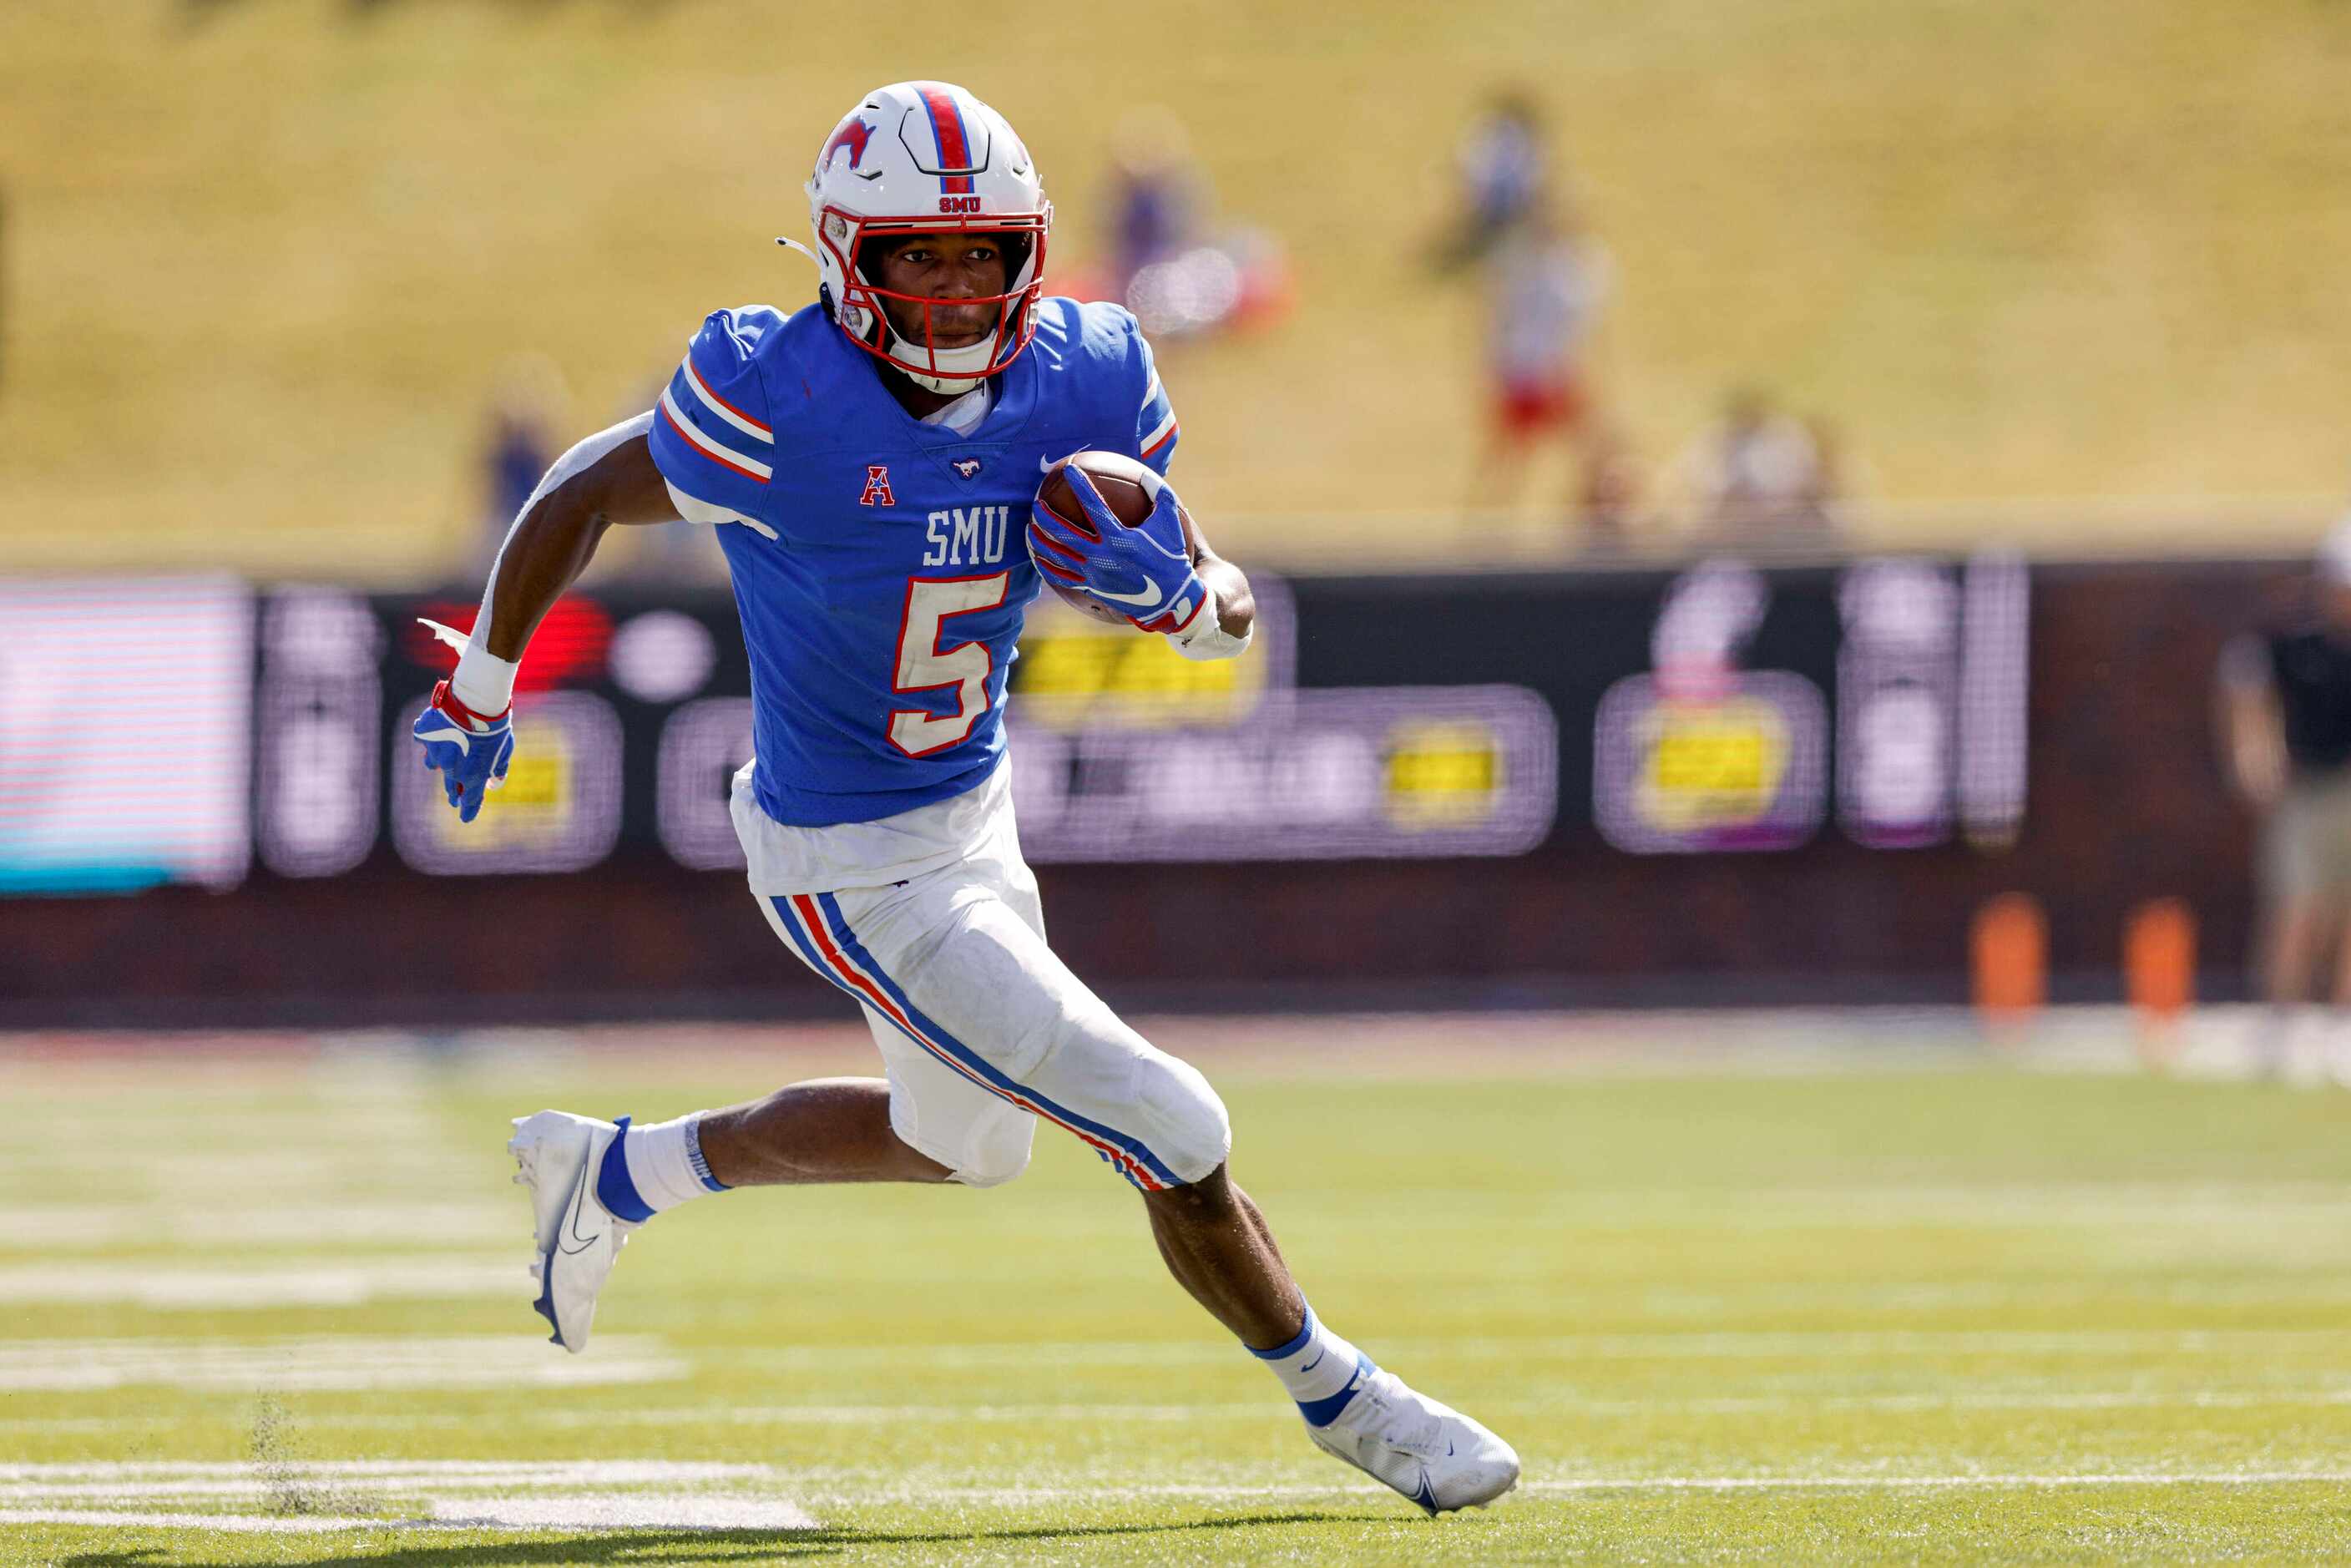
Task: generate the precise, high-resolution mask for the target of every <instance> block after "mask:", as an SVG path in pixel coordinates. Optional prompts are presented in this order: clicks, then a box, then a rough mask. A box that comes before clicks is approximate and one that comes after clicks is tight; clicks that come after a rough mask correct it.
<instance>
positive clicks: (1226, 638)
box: [1167, 582, 1257, 661]
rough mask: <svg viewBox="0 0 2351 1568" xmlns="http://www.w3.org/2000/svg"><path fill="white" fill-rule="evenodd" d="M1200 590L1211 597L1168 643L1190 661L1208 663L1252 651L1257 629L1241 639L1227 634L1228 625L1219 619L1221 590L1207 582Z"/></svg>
mask: <svg viewBox="0 0 2351 1568" xmlns="http://www.w3.org/2000/svg"><path fill="white" fill-rule="evenodd" d="M1200 588H1201V591H1202V592H1203V593H1204V594H1205V595H1206V596H1207V597H1206V599H1205V600H1204V601H1203V602H1202V603H1201V605H1200V608H1199V610H1198V611H1197V612H1195V613H1194V615H1193V616H1192V619H1191V620H1189V621H1187V622H1185V623H1184V625H1183V627H1182V629H1180V630H1178V631H1175V632H1169V633H1167V640H1168V641H1169V642H1170V643H1174V644H1175V651H1176V652H1177V653H1181V654H1183V655H1184V656H1185V657H1186V658H1187V659H1199V660H1203V661H1206V660H1209V659H1230V658H1236V657H1238V655H1239V654H1241V653H1244V652H1246V651H1247V650H1248V648H1249V641H1250V639H1251V638H1253V637H1255V636H1256V635H1257V628H1256V627H1255V626H1254V625H1252V626H1251V627H1250V628H1249V632H1247V634H1246V635H1243V636H1239V637H1236V636H1234V635H1233V634H1232V633H1231V632H1228V631H1226V630H1225V623H1224V622H1222V621H1219V620H1218V619H1217V591H1216V590H1215V589H1213V588H1210V587H1209V586H1208V585H1207V583H1205V582H1204V583H1202V584H1201V585H1200Z"/></svg>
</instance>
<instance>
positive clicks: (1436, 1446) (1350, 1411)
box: [1306, 1357, 1519, 1516]
mask: <svg viewBox="0 0 2351 1568" xmlns="http://www.w3.org/2000/svg"><path fill="white" fill-rule="evenodd" d="M1356 1377H1357V1378H1358V1379H1359V1383H1358V1385H1357V1392H1356V1395H1355V1396H1354V1398H1353V1399H1352V1400H1350V1401H1348V1403H1347V1406H1346V1408H1345V1409H1343V1410H1342V1411H1340V1412H1339V1414H1338V1415H1337V1416H1333V1417H1332V1420H1331V1424H1330V1425H1329V1426H1327V1427H1314V1426H1310V1427H1307V1428H1306V1435H1307V1436H1308V1437H1311V1438H1313V1439H1314V1443H1315V1446H1316V1447H1317V1448H1321V1449H1322V1451H1323V1452H1325V1453H1329V1454H1336V1455H1338V1456H1339V1458H1343V1459H1344V1460H1346V1461H1347V1462H1348V1463H1349V1464H1351V1465H1353V1466H1354V1467H1355V1468H1356V1469H1360V1470H1363V1471H1364V1472H1366V1473H1367V1474H1369V1475H1370V1476H1371V1477H1372V1478H1373V1479H1374V1480H1378V1481H1381V1482H1384V1484H1386V1485H1388V1486H1390V1487H1393V1488H1395V1490H1397V1491H1399V1492H1401V1493H1403V1494H1404V1495H1405V1497H1408V1498H1410V1499H1411V1500H1413V1501H1415V1502H1416V1503H1418V1504H1420V1506H1421V1507H1423V1508H1425V1509H1426V1510H1427V1511H1429V1513H1430V1514H1431V1515H1432V1516H1434V1515H1437V1514H1440V1513H1445V1512H1448V1511H1451V1510H1453V1509H1457V1508H1483V1507H1485V1506H1486V1505H1487V1504H1488V1503H1489V1502H1491V1501H1493V1500H1495V1499H1496V1498H1498V1497H1500V1496H1501V1495H1502V1494H1503V1493H1504V1492H1506V1491H1509V1490H1510V1489H1511V1488H1512V1487H1514V1486H1517V1485H1518V1484H1519V1456H1518V1452H1517V1450H1516V1449H1514V1448H1511V1447H1510V1445H1509V1444H1508V1443H1505V1442H1504V1441H1502V1439H1501V1438H1499V1437H1496V1436H1494V1434H1493V1433H1491V1432H1489V1431H1488V1430H1487V1429H1486V1428H1485V1427H1481V1426H1479V1424H1478V1423H1477V1422H1475V1421H1472V1420H1471V1419H1469V1417H1468V1416H1464V1415H1463V1414H1461V1412H1459V1411H1458V1410H1456V1409H1454V1408H1453V1407H1452V1406H1447V1405H1439V1404H1438V1403H1437V1401H1436V1400H1434V1399H1431V1398H1429V1397H1428V1396H1426V1395H1423V1394H1416V1393H1414V1392H1413V1391H1412V1390H1411V1389H1410V1388H1407V1387H1406V1386H1405V1383H1404V1380H1403V1379H1402V1378H1400V1377H1398V1376H1397V1375H1395V1373H1393V1372H1382V1371H1380V1370H1379V1369H1378V1368H1376V1367H1374V1366H1373V1365H1372V1364H1371V1360H1370V1358H1369V1357H1365V1358H1364V1363H1363V1370H1359V1371H1358V1372H1357V1373H1356Z"/></svg>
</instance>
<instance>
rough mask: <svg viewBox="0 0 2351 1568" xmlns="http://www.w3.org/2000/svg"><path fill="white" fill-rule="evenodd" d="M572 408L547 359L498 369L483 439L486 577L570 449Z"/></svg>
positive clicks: (528, 357)
mask: <svg viewBox="0 0 2351 1568" xmlns="http://www.w3.org/2000/svg"><path fill="white" fill-rule="evenodd" d="M570 402H571V393H570V390H569V388H568V387H566V386H565V385H564V382H563V372H562V371H559V370H558V369H556V367H555V361H552V360H550V359H549V358H548V357H547V356H546V355H544V354H517V355H515V356H513V357H512V358H510V359H508V360H507V361H506V363H505V364H504V365H502V366H500V367H499V370H498V373H497V378H496V382H494V384H493V387H492V390H491V392H490V408H489V420H488V423H487V427H486V429H485V430H484V432H483V437H482V455H481V464H482V468H481V497H482V501H481V504H482V532H483V543H484V549H483V551H482V555H481V559H480V562H479V565H480V567H481V569H482V570H484V571H487V570H488V569H489V563H490V562H491V560H493V559H496V555H497V552H498V547H499V546H500V545H501V544H504V543H505V542H506V537H507V528H510V527H512V526H513V523H514V519H515V514H516V513H517V512H519V511H521V510H522V508H523V503H524V502H526V501H528V500H529V499H530V493H531V492H532V491H533V490H535V489H537V488H538V481H539V477H540V476H542V475H544V474H545V473H546V472H547V471H548V469H549V467H551V466H552V465H554V463H555V459H556V458H557V456H559V455H560V454H561V453H562V451H563V449H564V446H565V445H567V444H568V443H566V442H564V441H563V440H562V432H563V430H564V428H565V426H566V425H567V424H568V423H569V412H568V411H569V405H570Z"/></svg>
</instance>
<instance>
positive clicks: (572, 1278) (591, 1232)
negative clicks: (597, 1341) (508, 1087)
mask: <svg viewBox="0 0 2351 1568" xmlns="http://www.w3.org/2000/svg"><path fill="white" fill-rule="evenodd" d="M514 1128H515V1135H514V1136H513V1137H512V1138H511V1139H509V1140H508V1141H507V1153H508V1154H510V1155H514V1157H515V1164H516V1165H517V1166H520V1167H521V1170H520V1172H519V1173H518V1174H517V1176H515V1178H514V1179H515V1182H516V1184H517V1186H527V1187H528V1188H530V1199H531V1209H532V1216H533V1218H534V1219H535V1220H536V1221H537V1223H538V1261H537V1262H535V1263H533V1264H532V1265H531V1266H530V1272H531V1277H532V1278H534V1279H536V1280H537V1281H538V1301H534V1302H532V1303H531V1304H532V1305H533V1306H535V1307H537V1308H538V1313H539V1315H540V1316H541V1317H543V1318H545V1319H546V1320H547V1324H548V1326H549V1328H551V1329H553V1330H554V1331H555V1335H554V1339H553V1342H552V1343H556V1344H559V1345H561V1346H562V1347H563V1348H564V1349H566V1350H568V1351H569V1352H570V1353H571V1354H574V1355H578V1354H580V1352H581V1351H583V1350H586V1349H587V1348H588V1327H589V1325H590V1323H592V1322H595V1321H596V1292H597V1291H601V1290H602V1289H603V1288H604V1278H605V1276H606V1275H608V1274H610V1273H611V1271H612V1264H613V1261H614V1260H616V1259H618V1258H619V1257H620V1255H621V1249H622V1247H624V1246H626V1245H627V1244H628V1239H629V1232H630V1231H631V1230H633V1229H634V1228H635V1227H634V1226H632V1225H630V1224H629V1223H628V1222H627V1221H625V1220H623V1219H620V1218H616V1217H615V1216H614V1215H613V1214H612V1212H611V1210H610V1209H607V1208H606V1207H604V1206H603V1205H602V1204H601V1203H600V1202H598V1201H597V1198H596V1176H597V1173H598V1172H599V1171H600V1170H601V1169H602V1168H603V1164H604V1151H605V1150H606V1149H608V1148H610V1147H611V1145H612V1140H613V1139H614V1138H615V1137H617V1136H618V1135H619V1134H620V1131H621V1129H620V1127H619V1126H618V1125H617V1124H614V1123H611V1122H600V1121H598V1120H596V1119H595V1118H594V1117H592V1116H575V1115H573V1114H572V1113H570V1112H569V1111H541V1112H538V1113H537V1114H535V1115H529V1116H517V1117H516V1118H515V1124H514Z"/></svg>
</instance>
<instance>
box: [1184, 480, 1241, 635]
mask: <svg viewBox="0 0 2351 1568" xmlns="http://www.w3.org/2000/svg"><path fill="white" fill-rule="evenodd" d="M1175 515H1176V517H1178V518H1180V519H1181V520H1182V522H1183V524H1184V542H1185V543H1186V544H1187V545H1189V546H1190V547H1191V550H1192V570H1194V571H1196V572H1197V573H1199V576H1200V581H1201V583H1202V584H1203V585H1204V586H1205V587H1206V588H1207V590H1208V591H1209V592H1210V593H1213V594H1215V595H1216V599H1217V626H1218V627H1219V628H1221V629H1222V630H1223V632H1224V633H1225V635H1226V636H1228V637H1230V638H1232V639H1234V640H1235V641H1237V642H1241V643H1246V642H1248V641H1249V633H1250V632H1253V631H1255V630H1256V628H1257V597H1256V595H1254V594H1252V593H1251V592H1249V576H1248V574H1247V573H1245V572H1243V571H1242V570H1241V569H1240V568H1239V567H1238V566H1235V565H1234V564H1233V563H1232V562H1231V561H1228V560H1227V559H1225V558H1224V557H1222V556H1220V555H1218V554H1217V552H1216V551H1215V550H1214V549H1210V548H1209V546H1208V536H1207V535H1206V534H1204V533H1202V532H1201V531H1200V524H1199V520H1198V519H1197V518H1196V517H1193V516H1192V514H1191V512H1190V511H1189V510H1188V509H1187V508H1186V507H1176V509H1175Z"/></svg>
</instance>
